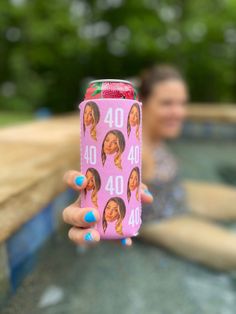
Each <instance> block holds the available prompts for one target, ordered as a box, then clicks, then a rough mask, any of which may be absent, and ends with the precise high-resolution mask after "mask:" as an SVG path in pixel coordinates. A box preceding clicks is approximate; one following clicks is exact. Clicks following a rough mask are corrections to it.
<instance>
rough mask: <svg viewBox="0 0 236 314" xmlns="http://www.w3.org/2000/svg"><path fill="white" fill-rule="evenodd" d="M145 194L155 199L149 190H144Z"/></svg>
mask: <svg viewBox="0 0 236 314" xmlns="http://www.w3.org/2000/svg"><path fill="white" fill-rule="evenodd" d="M144 193H145V194H146V195H149V196H151V197H153V196H152V193H151V192H150V191H149V190H148V189H146V190H144Z"/></svg>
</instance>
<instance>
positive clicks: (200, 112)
mask: <svg viewBox="0 0 236 314" xmlns="http://www.w3.org/2000/svg"><path fill="white" fill-rule="evenodd" d="M188 119H189V120H191V121H199V122H223V123H236V105H233V104H228V105H227V104H224V105H216V104H191V105H189V107H188Z"/></svg>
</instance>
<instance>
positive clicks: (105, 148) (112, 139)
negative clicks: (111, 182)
mask: <svg viewBox="0 0 236 314" xmlns="http://www.w3.org/2000/svg"><path fill="white" fill-rule="evenodd" d="M124 150H125V138H124V135H123V134H122V133H121V132H120V131H118V130H112V131H109V132H108V133H107V134H106V136H105V138H104V140H103V143H102V153H101V157H102V164H103V166H104V164H105V162H106V158H107V155H113V154H115V156H114V163H115V165H116V167H117V168H119V169H122V159H121V156H122V153H123V152H124Z"/></svg>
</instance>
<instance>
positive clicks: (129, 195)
mask: <svg viewBox="0 0 236 314" xmlns="http://www.w3.org/2000/svg"><path fill="white" fill-rule="evenodd" d="M134 171H135V172H136V173H137V176H138V187H137V192H136V198H138V190H139V185H140V170H139V168H138V167H134V168H133V169H132V170H131V172H130V175H129V179H128V184H127V198H128V202H129V201H130V198H131V191H130V188H129V180H130V177H131V175H132V172H134Z"/></svg>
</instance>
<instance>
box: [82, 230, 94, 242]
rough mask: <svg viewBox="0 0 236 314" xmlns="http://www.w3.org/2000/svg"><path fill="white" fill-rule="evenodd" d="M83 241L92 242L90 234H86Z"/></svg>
mask: <svg viewBox="0 0 236 314" xmlns="http://www.w3.org/2000/svg"><path fill="white" fill-rule="evenodd" d="M84 240H85V241H93V236H92V234H91V232H88V233H86V235H85V236H84Z"/></svg>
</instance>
